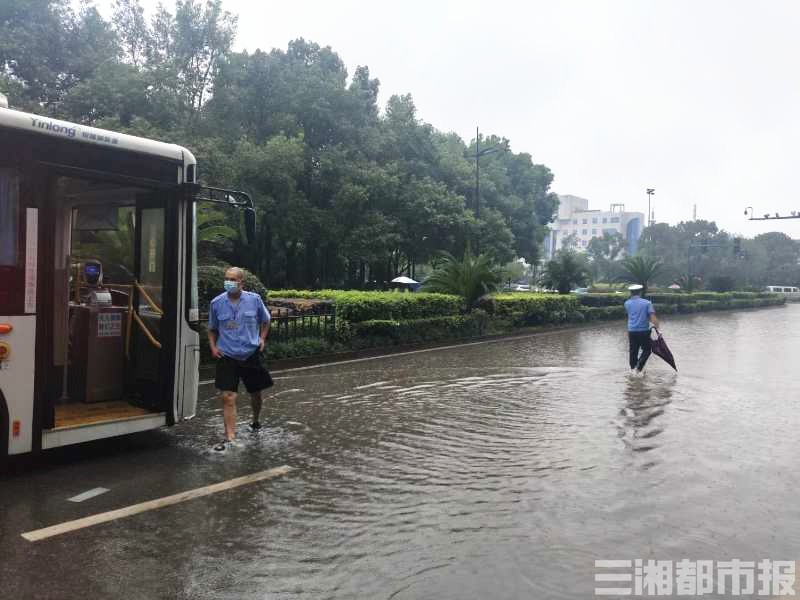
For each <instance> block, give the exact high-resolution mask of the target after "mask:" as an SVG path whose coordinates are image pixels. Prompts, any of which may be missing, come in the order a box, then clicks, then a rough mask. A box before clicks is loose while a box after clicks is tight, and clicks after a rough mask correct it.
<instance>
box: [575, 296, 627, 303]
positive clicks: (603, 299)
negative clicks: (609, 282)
mask: <svg viewBox="0 0 800 600" xmlns="http://www.w3.org/2000/svg"><path fill="white" fill-rule="evenodd" d="M628 298H629V295H628V294H608V293H605V294H582V295H580V296H578V301H579V302H580V303H581V306H622V305H623V304H624V303H625V300H627V299H628Z"/></svg>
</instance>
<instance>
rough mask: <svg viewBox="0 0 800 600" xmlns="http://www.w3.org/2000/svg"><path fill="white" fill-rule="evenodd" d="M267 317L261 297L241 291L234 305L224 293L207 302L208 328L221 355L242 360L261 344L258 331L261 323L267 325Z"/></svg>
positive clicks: (226, 293) (268, 318)
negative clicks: (213, 335) (209, 304)
mask: <svg viewBox="0 0 800 600" xmlns="http://www.w3.org/2000/svg"><path fill="white" fill-rule="evenodd" d="M270 319H271V317H270V314H269V311H268V310H267V307H266V306H264V301H263V300H261V296H259V295H258V294H254V293H253V292H245V291H242V294H241V296H239V302H238V303H237V304H236V305H235V306H234V304H232V303H231V301H230V298H229V297H228V292H222V293H221V294H220V295H219V296H217V297H216V298H214V299H213V300H212V301H211V307H210V308H209V311H208V328H209V330H214V331H216V332H217V348H219V351H220V352H222V354H224V355H225V356H230V357H231V358H235V359H237V360H244V359H245V358H247V357H249V356H251V355H252V354H253V352H255V351H256V350H258V347H259V346H260V345H261V338H260V337H259V331H260V329H261V324H262V323H269V322H270Z"/></svg>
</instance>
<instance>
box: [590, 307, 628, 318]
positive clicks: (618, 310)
mask: <svg viewBox="0 0 800 600" xmlns="http://www.w3.org/2000/svg"><path fill="white" fill-rule="evenodd" d="M580 312H581V314H583V317H584V319H586V320H587V321H602V320H606V319H624V318H625V317H626V316H627V313H626V312H625V307H624V306H582V307H581V308H580Z"/></svg>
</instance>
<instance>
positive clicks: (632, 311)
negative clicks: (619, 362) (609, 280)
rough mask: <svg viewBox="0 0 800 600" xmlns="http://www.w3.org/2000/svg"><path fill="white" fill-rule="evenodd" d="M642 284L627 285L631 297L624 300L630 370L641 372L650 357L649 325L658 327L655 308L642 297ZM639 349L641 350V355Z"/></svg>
mask: <svg viewBox="0 0 800 600" xmlns="http://www.w3.org/2000/svg"><path fill="white" fill-rule="evenodd" d="M643 287H644V286H641V285H639V284H638V283H637V284H635V285H632V286H630V287H628V290H630V293H631V297H630V298H628V299H627V300H626V301H625V310H626V311H627V313H628V346H629V350H630V357H629V358H630V365H631V370H632V371H633V370H635V371H636V372H637V373H641V372H642V369H644V365H645V363H646V362H647V359H648V358H650V353H651V351H652V350H651V348H650V325H651V324H652V325H653V327H658V319H657V318H656V309H655V308H653V303H652V302H650V300H645V299H644V298H642V289H643ZM639 350H641V351H642V354H641V356H640V355H639Z"/></svg>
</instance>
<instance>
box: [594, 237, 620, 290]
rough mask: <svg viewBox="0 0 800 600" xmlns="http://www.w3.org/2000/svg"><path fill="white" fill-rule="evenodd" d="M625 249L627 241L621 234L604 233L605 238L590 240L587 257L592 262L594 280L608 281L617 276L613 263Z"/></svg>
mask: <svg viewBox="0 0 800 600" xmlns="http://www.w3.org/2000/svg"><path fill="white" fill-rule="evenodd" d="M624 249H625V239H624V238H623V237H622V234H620V233H616V232H615V233H610V232H608V231H606V232H604V233H603V237H595V238H592V239H591V240H589V244H588V246H586V255H587V256H588V257H589V260H590V261H591V269H592V278H593V279H594V280H595V281H597V280H599V279H601V278H606V279H607V280H610V279H613V278H614V276H615V273H614V272H615V270H616V269H615V268H614V265H613V264H612V263H613V261H615V260H616V259H617V257H618V256H619V255H620V254H621V253H622V251H623V250H624Z"/></svg>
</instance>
